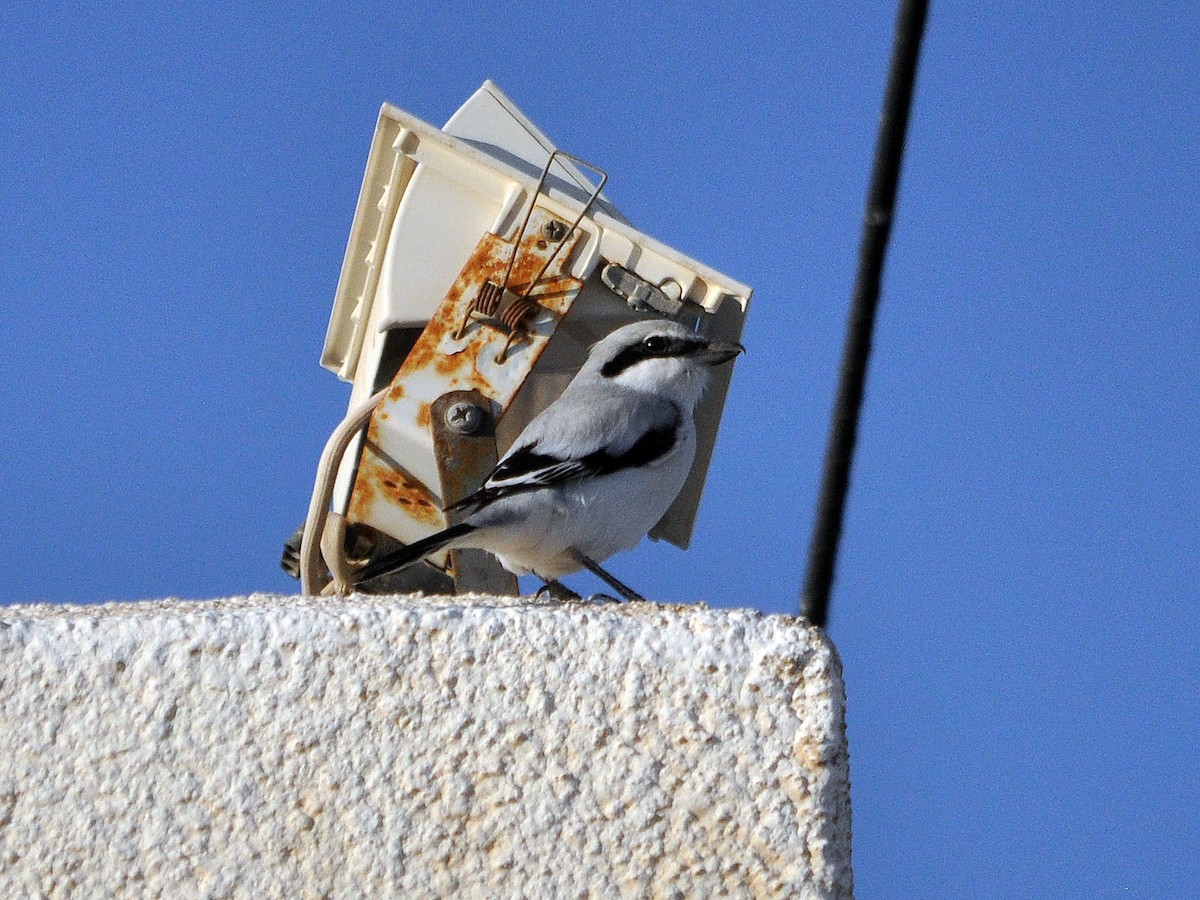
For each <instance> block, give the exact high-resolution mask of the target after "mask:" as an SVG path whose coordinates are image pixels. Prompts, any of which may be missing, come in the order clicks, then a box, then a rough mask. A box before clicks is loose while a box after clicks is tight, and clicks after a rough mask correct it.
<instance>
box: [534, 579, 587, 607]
mask: <svg viewBox="0 0 1200 900" xmlns="http://www.w3.org/2000/svg"><path fill="white" fill-rule="evenodd" d="M533 596H534V599H535V600H542V599H546V600H556V601H558V602H559V603H567V602H570V601H571V600H582V599H583V598H582V597H580V596H579V595H578V594H577V593H575V592H574V591H573V590H571V589H570V588H569V587H567V586H566V585H565V584H563V583H562V582H561V581H556V580H553V579H552V580H550V581H547V582H546V583H545V584H543V585H542V586H541V587H540V588H538V592H537V593H536V594H534V595H533Z"/></svg>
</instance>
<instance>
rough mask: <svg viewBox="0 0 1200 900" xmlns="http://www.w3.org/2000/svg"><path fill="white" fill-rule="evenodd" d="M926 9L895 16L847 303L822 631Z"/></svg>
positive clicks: (819, 563)
mask: <svg viewBox="0 0 1200 900" xmlns="http://www.w3.org/2000/svg"><path fill="white" fill-rule="evenodd" d="M928 10H929V2H928V0H901V3H900V8H899V10H898V12H897V14H896V34H895V38H894V41H893V44H892V64H891V70H890V72H889V73H888V84H887V93H886V94H885V95H884V101H883V114H882V117H881V119H880V122H879V137H878V139H877V142H876V144H875V163H874V167H873V169H872V172H871V186H870V189H869V191H868V193H867V207H866V213H865V217H864V220H863V230H862V240H861V243H860V244H859V251H858V273H857V276H856V281H855V285H854V295H853V297H852V299H851V301H850V316H849V321H848V323H847V326H846V344H845V347H844V348H843V351H842V368H841V373H840V375H839V378H838V393H837V399H836V401H835V403H834V408H833V415H832V417H831V421H830V426H829V443H828V445H827V446H826V449H825V470H824V473H823V475H822V478H821V494H820V498H819V499H818V502H817V515H816V520H815V521H814V522H813V530H812V538H811V541H810V543H809V547H808V575H807V577H806V579H805V583H804V594H803V597H802V600H801V614H802V615H803V616H804V617H805V618H806V619H808V620H809V621H810V622H812V623H813V624H814V625H818V626H820V627H824V626H825V623H826V621H827V619H828V615H829V591H830V588H831V587H832V586H833V574H834V567H835V565H836V563H837V551H838V541H839V539H840V538H841V534H842V519H843V517H844V514H845V509H846V494H847V491H848V490H849V487H850V465H851V462H852V460H853V457H854V444H855V442H856V440H857V438H858V419H859V413H860V411H861V409H862V399H863V389H864V387H865V384H866V377H867V359H868V357H869V356H870V355H871V332H872V330H873V329H874V327H875V310H876V308H877V307H878V306H879V283H880V279H881V277H882V273H883V261H884V256H885V254H886V252H887V243H888V236H889V235H890V234H891V230H892V212H893V210H894V209H895V205H896V187H897V184H898V183H899V181H900V164H901V161H902V160H903V158H904V137H905V133H906V132H907V131H908V114H909V110H910V108H911V107H912V95H913V84H914V83H915V81H916V77H917V59H918V57H919V55H920V50H921V38H922V36H923V35H924V33H925V18H926V14H927V12H928Z"/></svg>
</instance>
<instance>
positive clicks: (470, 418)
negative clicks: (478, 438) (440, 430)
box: [446, 401, 484, 435]
mask: <svg viewBox="0 0 1200 900" xmlns="http://www.w3.org/2000/svg"><path fill="white" fill-rule="evenodd" d="M483 422H484V411H483V409H482V408H480V407H478V406H476V405H475V404H474V403H466V402H462V401H460V402H458V403H451V404H450V408H449V409H447V410H446V427H447V428H449V429H450V430H451V431H453V432H454V433H455V434H462V435H471V434H478V433H479V431H480V429H482V428H483Z"/></svg>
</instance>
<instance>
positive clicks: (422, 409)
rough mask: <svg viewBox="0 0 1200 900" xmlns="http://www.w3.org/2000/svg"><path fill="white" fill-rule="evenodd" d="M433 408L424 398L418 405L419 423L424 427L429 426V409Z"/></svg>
mask: <svg viewBox="0 0 1200 900" xmlns="http://www.w3.org/2000/svg"><path fill="white" fill-rule="evenodd" d="M431 408H432V404H430V403H427V402H425V401H424V400H422V401H421V402H420V404H419V405H418V406H417V424H418V425H419V426H420V427H422V428H428V427H429V410H430V409H431Z"/></svg>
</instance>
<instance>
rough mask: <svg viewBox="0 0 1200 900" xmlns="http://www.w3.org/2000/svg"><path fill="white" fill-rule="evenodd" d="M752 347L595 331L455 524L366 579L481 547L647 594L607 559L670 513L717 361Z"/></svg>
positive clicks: (551, 572)
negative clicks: (557, 390) (573, 368)
mask: <svg viewBox="0 0 1200 900" xmlns="http://www.w3.org/2000/svg"><path fill="white" fill-rule="evenodd" d="M742 351H743V347H742V346H741V344H735V343H731V342H728V341H717V340H710V339H709V338H706V337H703V336H702V335H698V334H695V333H693V332H691V331H689V330H688V329H687V328H685V327H684V326H682V325H680V324H679V323H677V322H673V321H670V320H666V319H653V320H643V321H638V322H634V323H633V324H631V325H626V326H624V327H622V328H618V329H617V330H616V331H614V332H613V333H612V334H610V335H608V337H606V338H604V339H603V340H601V341H599V342H597V343H596V344H595V345H594V346H593V347H592V349H591V352H590V353H589V354H588V358H587V361H586V362H585V363H584V364H583V367H582V368H581V369H580V370H579V373H578V374H577V375H576V376H575V378H574V379H572V381H571V383H570V384H568V385H567V387H566V390H564V391H563V392H562V394H561V395H560V396H559V398H558V399H557V400H555V401H554V402H553V403H551V404H550V405H549V406H548V407H546V409H544V410H543V411H542V412H541V413H540V414H539V415H537V416H536V417H534V418H533V419H532V420H531V421H530V422H529V424H528V425H527V426H525V430H524V431H522V432H521V434H520V436H519V437H518V438H517V439H516V441H514V442H513V445H512V446H511V447H510V448H509V450H508V452H507V453H506V454H504V457H503V458H502V459H501V460H500V462H499V463H497V465H496V468H495V469H494V470H493V471H492V473H491V474H490V475H489V476H488V477H487V479H486V480H485V481H484V483H483V486H482V487H480V489H479V490H478V491H476V492H475V493H473V494H471V495H470V496H468V497H465V498H464V499H462V500H460V501H459V502H457V503H455V504H453V505H452V506H451V507H449V508H448V510H447V511H451V512H456V511H469V512H468V513H467V515H466V517H465V518H464V519H463V520H462V521H461V522H459V523H458V524H455V525H451V526H450V527H449V528H446V529H445V530H443V531H440V532H438V533H437V534H434V535H430V536H429V537H427V538H423V539H421V540H419V541H416V542H414V543H412V544H409V545H408V546H406V547H402V548H400V549H399V550H397V551H394V552H393V553H390V554H388V555H387V556H384V557H381V558H380V559H378V560H375V561H373V562H371V563H369V564H368V565H367V566H366V567H364V568H363V569H362V570H361V571H360V572H359V573H358V575H357V576H356V581H357V582H359V583H361V582H363V581H367V580H369V579H371V578H375V577H377V576H380V575H385V574H388V573H390V572H394V571H396V570H398V569H402V568H404V567H405V566H408V565H411V564H412V563H415V562H417V561H418V560H420V559H423V558H424V557H426V556H428V555H429V554H431V553H437V552H439V551H441V550H450V549H460V548H466V547H475V548H479V549H482V550H486V551H488V552H489V553H491V554H493V555H494V556H495V557H496V558H497V559H498V560H499V561H500V564H501V565H502V566H504V568H505V569H507V570H508V571H510V572H513V573H514V574H517V575H524V574H533V575H536V576H537V577H538V578H540V579H542V580H543V581H545V582H546V583H547V584H550V585H556V584H557V581H558V579H559V578H561V577H562V576H564V575H567V574H570V573H571V572H577V571H579V570H580V569H581V568H587V569H589V570H591V571H592V572H594V573H595V574H596V575H598V576H599V577H601V578H603V579H604V580H605V581H606V582H608V584H609V585H611V586H612V587H613V588H614V589H615V590H616V591H617V592H618V593H620V594H621V595H622V597H624V598H625V599H627V600H631V599H641V598H640V597H639V596H638V595H637V594H636V593H635V592H634V591H632V590H630V589H629V588H628V587H626V586H625V585H623V584H621V582H619V581H617V579H615V578H614V577H613V576H611V575H609V574H608V573H607V572H605V571H604V570H603V569H602V568H600V566H599V563H600V561H602V560H605V559H608V557H610V556H612V555H613V554H615V553H620V552H621V551H623V550H629V549H631V548H632V547H634V546H635V545H636V544H637V543H638V541H640V540H641V539H642V537H643V536H644V535H645V534H646V533H647V532H649V530H650V529H651V528H653V527H654V524H655V523H656V522H657V521H658V520H659V519H661V518H662V516H663V515H664V514H665V513H666V511H667V509H668V507H670V505H671V504H672V502H674V500H675V497H676V496H677V495H678V494H679V491H680V490H681V489H682V488H683V483H684V480H685V479H686V478H687V476H688V472H689V471H690V470H691V468H692V460H693V459H694V458H695V455H696V423H695V415H694V414H695V408H696V403H697V401H698V400H699V399H700V395H701V394H702V393H703V391H704V388H705V386H706V385H707V384H708V381H709V375H710V371H711V369H712V368H713V367H714V366H718V365H720V364H722V363H725V362H728V361H729V360H731V359H733V358H734V357H735V356H737V355H738V354H739V353H741V352H742Z"/></svg>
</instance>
